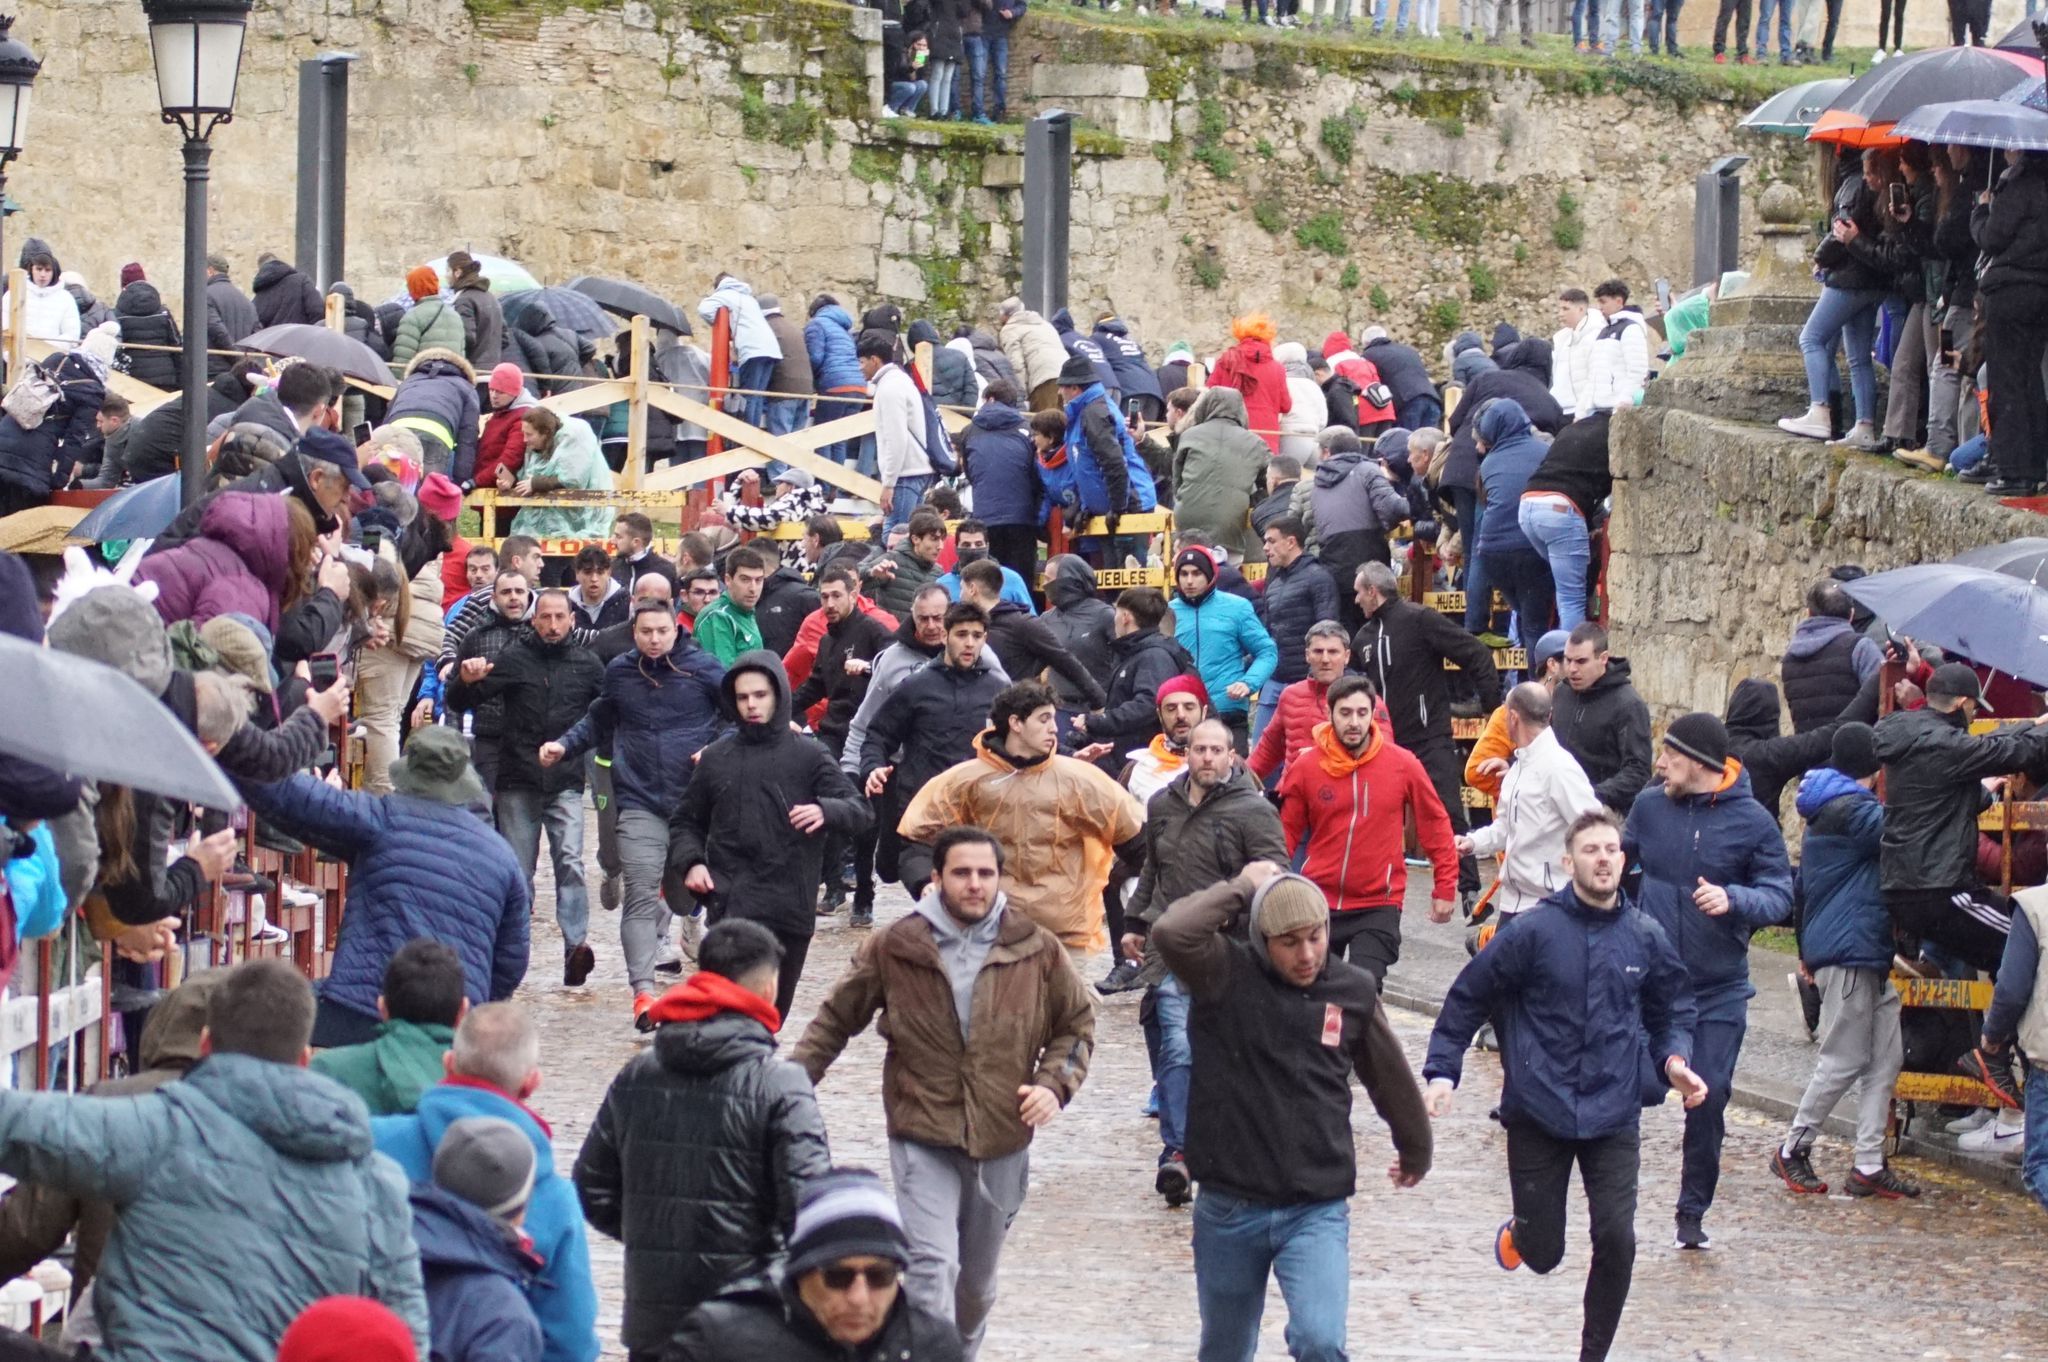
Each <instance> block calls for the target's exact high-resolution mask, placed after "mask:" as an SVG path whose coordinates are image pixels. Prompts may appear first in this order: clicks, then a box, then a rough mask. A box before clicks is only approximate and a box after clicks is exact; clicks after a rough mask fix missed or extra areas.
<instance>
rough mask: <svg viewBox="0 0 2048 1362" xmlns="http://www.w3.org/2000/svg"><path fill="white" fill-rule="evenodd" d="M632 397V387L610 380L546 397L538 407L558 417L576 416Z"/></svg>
mask: <svg viewBox="0 0 2048 1362" xmlns="http://www.w3.org/2000/svg"><path fill="white" fill-rule="evenodd" d="M632 396H633V390H632V388H631V387H629V386H627V385H626V384H624V383H621V382H619V381H618V380H617V379H609V380H607V381H605V382H603V383H593V384H591V385H590V386H589V387H587V388H577V389H575V390H574V391H573V392H566V393H556V394H555V395H554V396H553V397H544V398H542V399H541V400H540V402H539V404H538V405H540V406H543V407H546V408H547V409H548V410H549V411H551V412H553V413H554V414H555V415H557V416H575V415H577V414H578V413H579V412H586V411H595V410H597V409H598V408H599V407H609V406H610V405H611V404H612V403H614V402H625V401H629V400H630V399H631V398H632Z"/></svg>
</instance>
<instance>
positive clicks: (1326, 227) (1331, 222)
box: [1294, 213, 1351, 255]
mask: <svg viewBox="0 0 2048 1362" xmlns="http://www.w3.org/2000/svg"><path fill="white" fill-rule="evenodd" d="M1294 240H1295V242H1296V244H1298V245H1300V246H1303V247H1306V248H1307V249H1309V250H1315V251H1322V252H1323V253H1324V254H1326V255H1343V254H1345V253H1346V252H1347V251H1349V250H1350V248H1351V243H1350V241H1349V240H1348V239H1346V237H1345V234H1344V220H1343V219H1342V218H1341V217H1339V216H1338V215H1337V214H1335V213H1318V214H1316V215H1315V216H1314V217H1312V218H1310V219H1309V220H1308V221H1307V222H1304V223H1302V224H1301V226H1299V227H1297V228H1295V229H1294Z"/></svg>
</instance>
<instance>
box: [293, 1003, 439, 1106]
mask: <svg viewBox="0 0 2048 1362" xmlns="http://www.w3.org/2000/svg"><path fill="white" fill-rule="evenodd" d="M454 1043H455V1028H453V1027H451V1026H421V1025H419V1024H417V1023H415V1022H409V1021H395V1020H394V1021H383V1022H379V1023H377V1039H375V1040H372V1041H366V1042H364V1043H363V1044H361V1045H344V1046H342V1047H341V1048H340V1049H338V1050H322V1051H321V1052H320V1053H319V1054H317V1055H314V1056H313V1064H312V1069H313V1072H314V1073H316V1074H325V1075H326V1076H327V1077H329V1078H331V1079H333V1080H334V1081H335V1082H337V1083H339V1084H341V1086H342V1087H344V1088H347V1089H348V1090H349V1091H350V1092H352V1093H354V1094H355V1095H356V1096H358V1097H360V1098H362V1099H363V1103H364V1105H366V1106H368V1107H369V1109H370V1115H372V1116H403V1115H404V1114H405V1113H406V1112H409V1111H411V1110H412V1109H413V1108H414V1107H416V1106H418V1105H419V1104H420V1094H421V1093H423V1092H425V1091H426V1090H427V1089H428V1088H431V1087H433V1086H434V1085H435V1084H436V1083H439V1082H440V1081H441V1078H442V1076H443V1073H444V1070H443V1069H442V1067H441V1056H443V1055H445V1054H447V1053H448V1047H449V1046H451V1045H453V1044H454Z"/></svg>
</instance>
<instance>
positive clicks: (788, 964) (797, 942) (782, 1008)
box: [775, 932, 811, 1019]
mask: <svg viewBox="0 0 2048 1362" xmlns="http://www.w3.org/2000/svg"><path fill="white" fill-rule="evenodd" d="M775 939H776V940H777V941H780V942H781V943H782V972H781V974H779V975H778V976H776V984H775V1010H776V1011H777V1012H779V1013H781V1014H782V1016H783V1017H784V1019H787V1018H788V1016H789V1005H790V1004H791V1003H793V1002H795V1001H796V984H797V980H799V979H801V978H803V977H804V961H805V960H807V959H809V958H810V954H811V934H810V933H809V932H805V933H804V934H803V935H802V936H794V935H792V934H790V933H789V932H776V933H775Z"/></svg>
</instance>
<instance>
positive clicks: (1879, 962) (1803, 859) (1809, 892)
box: [1798, 766, 1892, 970]
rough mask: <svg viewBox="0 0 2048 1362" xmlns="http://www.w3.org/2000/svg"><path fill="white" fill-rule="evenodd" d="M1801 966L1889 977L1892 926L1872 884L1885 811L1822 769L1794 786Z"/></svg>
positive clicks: (1834, 773) (1835, 773)
mask: <svg viewBox="0 0 2048 1362" xmlns="http://www.w3.org/2000/svg"><path fill="white" fill-rule="evenodd" d="M1798 807H1799V816H1800V817H1801V818H1804V819H1805V820H1806V836H1805V839H1804V840H1803V841H1802V842H1801V843H1800V852H1799V890H1800V898H1801V900H1802V901H1803V902H1804V904H1805V911H1804V913H1803V914H1802V915H1801V918H1800V927H1799V958H1800V959H1801V960H1804V961H1805V962H1806V967H1807V968H1808V969H1821V968H1823V967H1825V966H1829V965H1835V966H1840V967H1841V968H1844V969H1881V970H1889V969H1890V968H1891V964H1892V925H1891V919H1890V918H1888V917H1887V916H1886V915H1885V911H1884V895H1883V893H1882V892H1881V891H1880V890H1879V888H1878V883H1877V852H1878V845H1879V843H1880V842H1882V840H1883V838H1884V805H1883V804H1881V803H1879V802H1878V798H1877V796H1876V795H1874V794H1872V793H1871V792H1870V791H1869V790H1866V789H1864V788H1863V787H1862V786H1861V785H1859V784H1858V783H1857V782H1855V781H1853V780H1851V779H1850V778H1849V777H1847V776H1845V775H1843V774H1842V773H1841V772H1840V771H1837V770H1835V769H1834V768H1833V767H1832V766H1823V767H1821V768H1820V769H1819V770H1818V771H1809V772H1807V775H1806V778H1805V779H1804V780H1802V781H1800V782H1799V799H1798Z"/></svg>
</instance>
